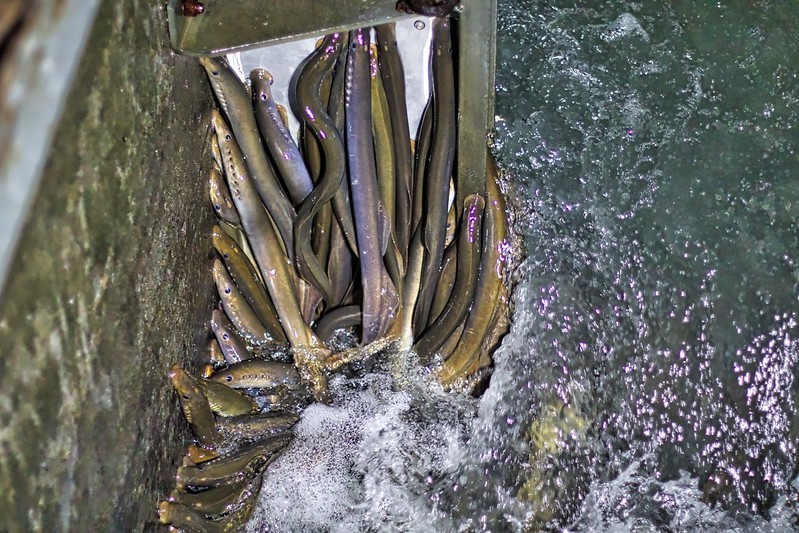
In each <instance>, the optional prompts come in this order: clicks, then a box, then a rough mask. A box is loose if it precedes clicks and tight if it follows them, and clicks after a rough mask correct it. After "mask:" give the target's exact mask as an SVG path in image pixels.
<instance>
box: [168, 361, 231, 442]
mask: <svg viewBox="0 0 799 533" xmlns="http://www.w3.org/2000/svg"><path fill="white" fill-rule="evenodd" d="M169 377H170V379H171V380H172V386H173V387H174V388H175V391H177V393H178V398H179V399H180V408H181V409H182V410H183V416H184V417H185V418H186V421H187V422H188V423H189V426H190V427H191V431H192V433H194V436H195V437H197V441H198V442H199V443H200V444H201V445H202V446H204V447H205V448H210V449H215V448H217V447H218V446H219V445H220V444H221V443H222V435H221V434H220V433H219V432H218V431H217V430H216V422H215V420H214V414H213V412H212V411H211V406H210V405H209V404H208V399H207V398H206V397H205V394H204V393H203V391H202V389H201V388H200V386H199V385H198V384H197V383H196V382H195V380H194V379H193V378H192V377H191V376H190V375H189V374H187V373H186V372H185V371H184V370H183V369H182V368H181V367H180V365H177V364H176V365H175V366H173V367H172V371H171V372H170V373H169Z"/></svg>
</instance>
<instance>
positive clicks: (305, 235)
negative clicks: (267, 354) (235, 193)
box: [294, 33, 344, 304]
mask: <svg viewBox="0 0 799 533" xmlns="http://www.w3.org/2000/svg"><path fill="white" fill-rule="evenodd" d="M341 46H342V37H341V34H338V33H333V34H331V35H328V36H326V37H325V39H324V41H323V42H322V45H321V46H320V47H319V48H317V49H316V50H315V51H314V52H313V53H312V54H311V56H310V57H309V58H308V60H306V62H305V64H304V66H303V68H302V70H301V72H300V74H299V76H298V78H297V81H296V84H295V91H296V96H295V98H296V101H297V105H298V106H299V107H300V109H301V110H302V115H301V117H300V118H301V119H302V121H303V123H304V124H305V125H306V127H307V128H308V129H310V130H311V131H312V132H313V134H314V136H315V137H316V140H317V141H318V143H319V146H320V147H321V149H322V154H323V156H324V170H323V174H322V176H320V178H319V181H318V183H317V185H316V186H315V187H314V189H313V191H311V193H310V194H309V195H308V197H307V198H306V199H305V200H304V201H303V202H302V204H301V205H300V207H299V209H298V212H297V218H296V221H295V226H294V237H295V245H296V255H297V266H298V268H299V271H300V274H301V275H302V277H303V278H305V279H306V280H308V281H309V282H311V283H312V284H313V285H314V286H315V287H316V288H317V289H319V291H320V292H321V293H322V296H323V298H324V300H325V302H328V304H329V302H332V301H333V299H334V297H335V294H334V291H333V286H332V284H331V283H330V278H328V277H327V272H326V269H325V267H324V266H323V265H322V263H321V262H320V260H319V258H318V257H317V256H316V254H314V251H313V246H312V239H311V234H312V229H313V223H314V217H315V216H316V214H317V213H318V212H319V211H320V210H321V208H322V206H323V205H324V204H326V203H327V202H329V201H330V200H331V199H332V198H333V195H334V194H335V193H336V190H338V188H339V186H340V185H341V181H342V180H343V178H344V144H343V141H342V139H341V135H340V134H339V132H338V130H337V129H336V127H335V124H334V123H333V120H332V119H331V118H330V116H329V115H328V114H327V111H326V109H325V107H324V104H323V103H322V101H321V99H320V97H319V93H320V87H321V84H322V81H323V80H324V77H325V75H326V74H327V72H328V71H329V70H330V69H331V68H332V67H333V64H334V63H335V62H336V59H337V58H338V55H339V52H340V51H341Z"/></svg>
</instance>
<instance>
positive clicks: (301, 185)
mask: <svg viewBox="0 0 799 533" xmlns="http://www.w3.org/2000/svg"><path fill="white" fill-rule="evenodd" d="M250 81H251V82H252V105H253V108H254V109H255V118H256V120H257V122H258V128H259V129H260V131H261V135H262V136H263V138H264V140H265V141H266V147H267V148H268V149H269V153H270V154H272V161H274V163H275V167H276V168H277V170H278V173H279V174H280V177H281V178H282V179H283V184H284V185H285V186H286V190H287V191H288V193H289V196H290V197H291V201H292V202H293V203H294V205H298V204H299V203H300V202H302V201H303V200H305V197H306V196H308V195H309V194H310V193H311V190H312V189H313V182H312V181H311V175H310V173H309V172H308V168H307V167H306V166H305V161H303V159H302V156H301V155H300V150H299V149H298V148H297V145H296V144H295V143H294V139H293V138H292V137H291V133H289V130H288V128H287V127H286V125H285V124H284V123H283V119H281V118H280V113H279V112H278V110H277V105H276V104H275V99H274V98H273V97H272V89H271V88H270V85H272V75H271V74H270V73H269V72H267V71H266V70H264V69H255V70H253V71H252V72H250Z"/></svg>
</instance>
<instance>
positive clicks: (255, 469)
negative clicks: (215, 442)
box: [175, 431, 294, 490]
mask: <svg viewBox="0 0 799 533" xmlns="http://www.w3.org/2000/svg"><path fill="white" fill-rule="evenodd" d="M292 438H294V435H293V434H292V433H291V432H290V431H285V432H283V433H278V434H276V435H272V436H269V437H267V438H265V439H263V440H260V441H258V442H256V443H254V444H249V445H247V446H244V447H243V448H240V449H238V450H236V451H235V452H232V453H230V454H227V455H223V456H221V457H218V458H216V459H212V460H210V461H206V462H204V463H202V464H199V465H196V466H192V465H181V466H179V467H178V472H177V475H176V476H175V480H176V486H177V487H178V489H179V490H180V489H183V488H184V487H218V486H219V485H222V484H224V483H231V482H236V481H239V480H242V479H248V478H250V477H252V476H255V475H257V474H258V473H260V472H261V471H262V470H263V468H264V467H265V466H266V465H267V464H268V463H269V462H270V460H271V459H273V458H274V457H276V455H275V454H277V452H279V451H280V450H282V449H283V448H284V447H285V446H286V445H287V444H288V443H289V442H291V439H292Z"/></svg>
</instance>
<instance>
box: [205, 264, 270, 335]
mask: <svg viewBox="0 0 799 533" xmlns="http://www.w3.org/2000/svg"><path fill="white" fill-rule="evenodd" d="M213 274H214V283H216V290H217V292H218V293H219V298H220V300H222V307H223V308H224V310H225V314H226V315H227V316H228V318H229V319H230V321H231V322H232V323H233V325H234V326H236V329H237V330H238V332H239V333H241V336H242V337H243V338H244V340H246V341H247V342H249V343H250V344H253V345H255V346H258V345H260V344H263V343H265V342H267V341H269V340H270V339H271V336H270V335H269V333H268V332H267V331H266V327H265V326H264V325H263V323H262V322H261V320H260V319H259V318H258V316H257V315H256V314H255V312H254V311H253V310H252V307H250V305H249V304H248V303H247V301H246V300H245V299H244V296H242V294H241V291H240V290H239V288H238V286H237V285H236V284H235V283H233V280H232V279H231V278H230V274H228V271H227V269H226V268H225V265H224V264H222V261H220V260H219V259H218V258H217V259H214V267H213Z"/></svg>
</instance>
